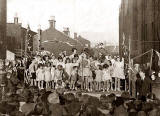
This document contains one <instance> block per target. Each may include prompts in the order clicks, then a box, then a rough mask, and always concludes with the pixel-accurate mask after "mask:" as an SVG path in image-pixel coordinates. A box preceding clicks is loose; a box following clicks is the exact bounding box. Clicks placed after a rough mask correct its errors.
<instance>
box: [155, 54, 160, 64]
mask: <svg viewBox="0 0 160 116" xmlns="http://www.w3.org/2000/svg"><path fill="white" fill-rule="evenodd" d="M155 52H156V54H157V56H158V66H160V53H159V52H157V51H155Z"/></svg>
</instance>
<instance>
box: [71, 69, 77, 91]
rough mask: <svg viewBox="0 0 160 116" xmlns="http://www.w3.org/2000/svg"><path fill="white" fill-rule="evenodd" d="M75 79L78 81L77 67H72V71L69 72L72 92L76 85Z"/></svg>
mask: <svg viewBox="0 0 160 116" xmlns="http://www.w3.org/2000/svg"><path fill="white" fill-rule="evenodd" d="M77 79H78V67H77V66H74V67H73V70H72V72H71V86H70V88H71V89H72V90H75V85H76V81H77Z"/></svg>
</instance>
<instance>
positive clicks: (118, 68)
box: [113, 57, 125, 91]
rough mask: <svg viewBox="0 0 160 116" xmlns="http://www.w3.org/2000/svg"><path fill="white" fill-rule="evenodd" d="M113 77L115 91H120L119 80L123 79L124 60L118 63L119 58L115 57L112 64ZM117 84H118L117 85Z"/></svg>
mask: <svg viewBox="0 0 160 116" xmlns="http://www.w3.org/2000/svg"><path fill="white" fill-rule="evenodd" d="M113 69H114V70H113V77H115V90H118V91H120V84H121V79H125V75H124V59H122V61H120V57H117V59H116V61H115V63H114V64H113ZM117 83H118V84H117Z"/></svg>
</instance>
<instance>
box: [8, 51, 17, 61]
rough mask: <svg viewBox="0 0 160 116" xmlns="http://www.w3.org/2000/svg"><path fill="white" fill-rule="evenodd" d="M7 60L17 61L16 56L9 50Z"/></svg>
mask: <svg viewBox="0 0 160 116" xmlns="http://www.w3.org/2000/svg"><path fill="white" fill-rule="evenodd" d="M6 59H7V60H9V61H12V60H15V54H14V53H13V52H11V51H9V50H7V51H6Z"/></svg>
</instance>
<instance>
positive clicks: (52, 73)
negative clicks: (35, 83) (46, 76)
mask: <svg viewBox="0 0 160 116" xmlns="http://www.w3.org/2000/svg"><path fill="white" fill-rule="evenodd" d="M55 71H56V68H55V67H52V68H51V81H55Z"/></svg>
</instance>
